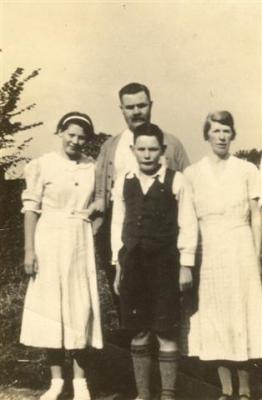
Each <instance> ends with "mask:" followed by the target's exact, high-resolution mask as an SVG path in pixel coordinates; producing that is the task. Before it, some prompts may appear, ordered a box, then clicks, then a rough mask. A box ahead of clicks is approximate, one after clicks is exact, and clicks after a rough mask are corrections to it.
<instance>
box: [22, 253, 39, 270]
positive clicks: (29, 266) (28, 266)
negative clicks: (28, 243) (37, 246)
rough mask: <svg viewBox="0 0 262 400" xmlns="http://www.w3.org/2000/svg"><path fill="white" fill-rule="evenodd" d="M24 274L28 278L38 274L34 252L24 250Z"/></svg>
mask: <svg viewBox="0 0 262 400" xmlns="http://www.w3.org/2000/svg"><path fill="white" fill-rule="evenodd" d="M24 267H25V273H26V274H27V275H30V276H35V275H36V274H37V272H38V263H37V259H36V254H35V251H34V250H26V252H25V262H24Z"/></svg>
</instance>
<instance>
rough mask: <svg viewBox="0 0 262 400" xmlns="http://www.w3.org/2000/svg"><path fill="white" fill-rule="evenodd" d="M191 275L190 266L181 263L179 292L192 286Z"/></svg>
mask: <svg viewBox="0 0 262 400" xmlns="http://www.w3.org/2000/svg"><path fill="white" fill-rule="evenodd" d="M192 284H193V276H192V268H191V267H186V266H184V265H181V267H180V273H179V288H180V291H181V292H185V291H186V290H189V289H191V288H192Z"/></svg>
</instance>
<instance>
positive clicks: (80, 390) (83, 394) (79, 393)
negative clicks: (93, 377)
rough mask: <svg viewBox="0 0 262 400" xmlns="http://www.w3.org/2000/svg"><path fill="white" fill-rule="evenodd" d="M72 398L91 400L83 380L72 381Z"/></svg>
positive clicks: (74, 399)
mask: <svg viewBox="0 0 262 400" xmlns="http://www.w3.org/2000/svg"><path fill="white" fill-rule="evenodd" d="M73 388H74V398H73V400H91V396H90V392H89V390H88V387H87V383H86V380H85V379H84V378H76V379H73Z"/></svg>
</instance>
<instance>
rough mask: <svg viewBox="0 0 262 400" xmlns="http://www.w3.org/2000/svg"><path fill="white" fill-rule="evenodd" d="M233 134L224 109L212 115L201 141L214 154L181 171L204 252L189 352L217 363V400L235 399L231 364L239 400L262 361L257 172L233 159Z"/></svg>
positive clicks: (247, 389)
mask: <svg viewBox="0 0 262 400" xmlns="http://www.w3.org/2000/svg"><path fill="white" fill-rule="evenodd" d="M235 136H236V131H235V127H234V120H233V117H232V115H231V114H230V113H229V112H228V111H217V112H214V113H212V114H209V115H208V116H207V119H206V121H205V124H204V139H205V140H207V141H208V142H209V144H210V147H211V153H210V154H209V155H208V156H207V157H204V158H203V159H202V160H200V161H199V162H197V163H196V164H193V165H192V166H190V167H188V168H187V169H186V171H185V175H186V177H187V178H188V181H189V183H190V185H191V188H192V197H193V203H194V207H195V214H196V218H197V220H198V225H199V230H200V234H201V240H202V251H203V255H202V256H203V257H202V265H201V270H200V287H199V309H198V312H197V313H196V314H194V315H193V317H192V319H191V328H190V335H189V351H190V355H194V356H198V357H200V359H202V360H217V366H218V374H219V378H220V381H221V385H222V394H221V396H220V400H226V399H228V398H230V397H231V396H232V392H233V389H232V379H231V366H235V367H236V369H237V372H238V377H239V399H242V400H244V399H249V397H250V388H249V382H248V377H249V374H248V369H247V361H248V360H249V359H252V358H260V357H262V290H261V283H260V270H259V255H260V234H261V231H260V216H259V208H258V201H257V200H258V198H259V182H258V171H257V169H256V167H255V166H254V165H252V164H251V163H249V162H247V161H243V160H240V159H238V158H236V157H234V156H232V155H230V153H229V149H230V144H231V141H232V140H233V139H234V138H235Z"/></svg>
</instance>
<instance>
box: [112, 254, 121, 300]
mask: <svg viewBox="0 0 262 400" xmlns="http://www.w3.org/2000/svg"><path fill="white" fill-rule="evenodd" d="M115 268H116V275H115V280H114V283H113V288H114V292H115V294H116V295H117V296H119V285H120V275H121V267H120V264H119V262H118V261H117V262H116V266H115Z"/></svg>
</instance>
